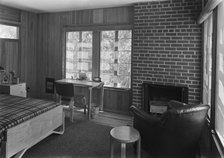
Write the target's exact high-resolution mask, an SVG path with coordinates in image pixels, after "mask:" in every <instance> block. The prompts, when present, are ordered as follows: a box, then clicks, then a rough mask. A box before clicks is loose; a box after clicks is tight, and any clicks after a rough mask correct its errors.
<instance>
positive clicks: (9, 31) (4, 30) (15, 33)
mask: <svg viewBox="0 0 224 158" xmlns="http://www.w3.org/2000/svg"><path fill="white" fill-rule="evenodd" d="M0 38H9V39H19V27H18V26H10V25H3V24H0Z"/></svg>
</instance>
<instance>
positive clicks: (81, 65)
mask: <svg viewBox="0 0 224 158" xmlns="http://www.w3.org/2000/svg"><path fill="white" fill-rule="evenodd" d="M79 72H84V73H86V75H87V77H88V79H92V32H91V31H86V32H67V40H66V78H71V77H73V78H78V74H79Z"/></svg>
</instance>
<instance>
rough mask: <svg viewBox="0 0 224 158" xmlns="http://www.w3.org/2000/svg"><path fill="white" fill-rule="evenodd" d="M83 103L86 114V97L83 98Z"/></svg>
mask: <svg viewBox="0 0 224 158" xmlns="http://www.w3.org/2000/svg"><path fill="white" fill-rule="evenodd" d="M82 104H83V106H84V114H86V97H84V98H83V99H82Z"/></svg>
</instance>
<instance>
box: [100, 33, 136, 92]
mask: <svg viewBox="0 0 224 158" xmlns="http://www.w3.org/2000/svg"><path fill="white" fill-rule="evenodd" d="M131 44H132V42H131V30H120V31H102V32H101V57H100V59H101V60H100V63H101V66H100V67H101V68H100V77H101V78H102V81H104V83H105V86H108V87H117V88H130V83H131Z"/></svg>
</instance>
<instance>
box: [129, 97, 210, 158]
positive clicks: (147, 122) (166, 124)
mask: <svg viewBox="0 0 224 158" xmlns="http://www.w3.org/2000/svg"><path fill="white" fill-rule="evenodd" d="M130 109H131V111H132V112H133V114H134V127H135V128H136V129H137V130H138V131H139V132H140V135H141V140H142V148H143V149H145V151H147V152H149V154H151V155H153V156H154V157H161V158H164V157H165V158H167V157H170V158H174V157H176V158H177V157H178V158H195V155H196V150H197V149H198V142H199V138H200V136H201V132H202V129H203V126H204V124H205V120H206V116H207V112H208V109H209V106H208V105H203V104H199V105H186V104H183V103H180V102H177V101H171V102H170V103H169V108H168V110H167V111H166V112H165V113H163V114H162V115H160V116H158V115H151V114H149V113H147V112H145V111H143V110H141V109H139V108H137V107H135V106H131V108H130Z"/></svg>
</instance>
